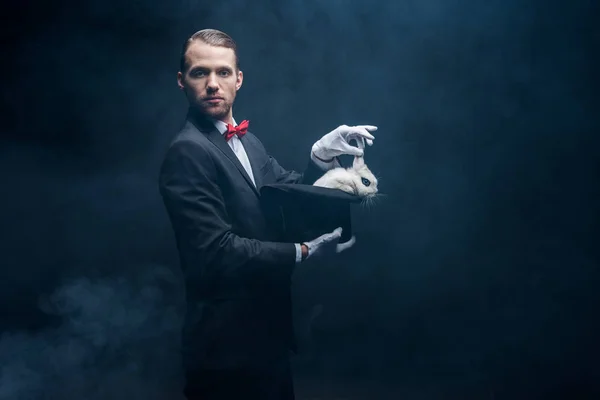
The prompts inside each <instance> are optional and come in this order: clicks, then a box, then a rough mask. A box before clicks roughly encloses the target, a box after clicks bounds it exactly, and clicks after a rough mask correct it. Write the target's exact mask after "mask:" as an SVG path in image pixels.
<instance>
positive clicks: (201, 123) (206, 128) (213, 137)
mask: <svg viewBox="0 0 600 400" xmlns="http://www.w3.org/2000/svg"><path fill="white" fill-rule="evenodd" d="M188 119H189V121H190V122H191V123H192V124H193V125H194V126H195V127H196V129H198V130H199V131H200V132H203V133H204V134H205V136H206V137H207V139H208V140H210V141H211V142H212V143H213V144H214V145H215V146H216V147H217V148H218V149H219V150H220V151H221V152H222V153H223V154H224V155H225V156H226V157H227V158H228V159H229V161H231V162H232V163H233V165H235V167H236V168H237V169H238V171H239V172H240V174H242V176H243V177H244V179H245V180H246V183H247V184H248V185H250V187H251V188H252V190H253V191H254V193H255V194H256V195H257V196H260V194H259V192H258V189H257V186H258V185H259V183H258V181H257V180H256V179H257V176H258V175H259V174H257V171H256V168H258V167H256V166H255V164H256V163H255V162H253V158H254V156H251V153H253V152H252V151H250V152H249V151H248V149H247V148H246V147H245V145H244V150H246V154H248V159H249V160H250V166H251V168H252V172H253V174H254V179H255V182H256V184H257V186H254V183H252V179H250V176H249V175H248V173H247V172H246V170H245V169H244V166H243V165H242V164H241V163H240V160H239V159H238V158H237V156H236V155H235V153H234V152H233V150H231V147H229V145H228V144H227V142H226V141H225V138H224V137H223V135H221V132H219V130H218V129H217V127H216V126H215V125H214V124H213V123H212V122H211V121H207V120H205V119H200V118H195V117H194V116H193V114H192V113H190V114H188ZM258 187H260V186H258Z"/></svg>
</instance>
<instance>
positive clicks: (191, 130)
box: [169, 120, 208, 147]
mask: <svg viewBox="0 0 600 400" xmlns="http://www.w3.org/2000/svg"><path fill="white" fill-rule="evenodd" d="M182 142H192V143H197V144H198V145H205V144H206V143H207V142H208V140H207V138H206V135H205V134H204V133H202V132H200V131H199V130H198V128H196V126H195V125H194V124H193V123H191V122H190V121H189V120H186V121H185V123H184V124H183V126H182V127H181V129H180V130H179V131H178V132H177V133H176V134H175V136H174V137H173V139H172V140H171V143H170V144H169V147H174V146H177V145H178V144H180V143H182Z"/></svg>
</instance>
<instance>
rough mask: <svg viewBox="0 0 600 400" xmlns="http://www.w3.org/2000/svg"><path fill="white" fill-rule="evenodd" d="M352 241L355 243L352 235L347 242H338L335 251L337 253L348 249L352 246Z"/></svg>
mask: <svg viewBox="0 0 600 400" xmlns="http://www.w3.org/2000/svg"><path fill="white" fill-rule="evenodd" d="M354 243H356V236H354V235H352V237H351V238H350V240H348V241H347V242H344V243H338V244H337V245H336V251H337V252H338V253H341V252H342V251H344V250H348V249H349V248H350V247H352V246H353V245H354Z"/></svg>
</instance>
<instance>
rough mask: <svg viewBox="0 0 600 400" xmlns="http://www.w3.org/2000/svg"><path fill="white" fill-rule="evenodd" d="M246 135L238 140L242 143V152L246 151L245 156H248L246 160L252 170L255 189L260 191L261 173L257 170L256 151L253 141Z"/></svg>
mask: <svg viewBox="0 0 600 400" xmlns="http://www.w3.org/2000/svg"><path fill="white" fill-rule="evenodd" d="M248 133H250V132H248ZM248 133H247V134H246V135H244V136H242V137H241V138H240V141H241V142H242V145H244V150H245V151H246V155H248V160H250V167H251V168H252V175H253V176H254V182H256V187H257V188H258V189H260V187H261V186H262V184H263V182H262V175H261V171H260V169H259V168H260V167H261V165H260V160H259V157H258V150H257V148H256V146H255V144H254V143H253V141H252V140H251V139H250V135H249V134H248ZM228 147H229V146H228Z"/></svg>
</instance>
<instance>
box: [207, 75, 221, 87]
mask: <svg viewBox="0 0 600 400" xmlns="http://www.w3.org/2000/svg"><path fill="white" fill-rule="evenodd" d="M206 87H207V89H209V90H213V91H215V90H217V89H219V85H218V83H217V77H216V76H215V74H210V75H208V80H207V81H206Z"/></svg>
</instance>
